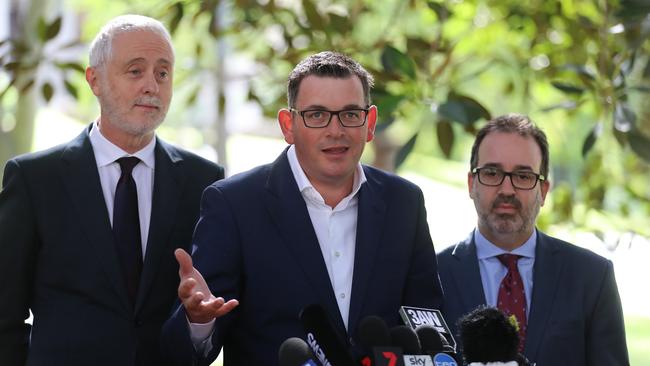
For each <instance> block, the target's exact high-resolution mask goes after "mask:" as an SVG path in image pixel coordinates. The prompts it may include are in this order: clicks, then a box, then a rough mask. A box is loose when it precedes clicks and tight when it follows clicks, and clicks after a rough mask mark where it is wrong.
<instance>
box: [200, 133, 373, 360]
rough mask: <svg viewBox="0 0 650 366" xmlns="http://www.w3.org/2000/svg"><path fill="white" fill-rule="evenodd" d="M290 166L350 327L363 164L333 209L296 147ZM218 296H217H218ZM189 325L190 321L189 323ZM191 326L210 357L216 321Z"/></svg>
mask: <svg viewBox="0 0 650 366" xmlns="http://www.w3.org/2000/svg"><path fill="white" fill-rule="evenodd" d="M287 158H288V159H289V166H290V167H291V172H292V173H293V178H294V179H295V180H296V183H297V184H298V190H300V194H301V195H302V197H303V199H304V200H305V203H306V205H307V211H308V213H309V218H310V219H311V223H312V226H313V227H314V231H315V232H316V238H317V239H318V244H319V245H320V249H321V254H322V255H323V259H324V261H325V266H326V267H327V274H328V275H329V278H330V282H331V284H332V288H333V289H334V294H335V296H336V302H337V304H338V307H339V312H340V313H341V318H342V319H343V323H344V324H345V327H346V328H347V327H348V316H349V313H350V298H351V297H352V296H351V295H352V277H353V274H354V252H355V246H356V238H357V213H358V211H359V199H358V196H357V193H358V192H359V189H360V188H361V185H362V184H363V183H364V182H365V181H366V175H365V174H364V172H363V168H362V167H361V164H357V167H356V170H355V172H354V181H353V184H352V192H351V193H350V194H349V195H347V196H346V197H345V198H343V199H342V200H341V202H339V203H338V204H337V205H336V207H334V208H331V207H330V206H328V205H327V204H325V200H324V199H323V196H321V194H320V193H318V191H316V189H315V188H314V186H313V185H312V184H311V182H310V181H309V179H308V178H307V176H306V175H305V172H304V171H303V169H302V167H301V166H300V162H299V161H298V157H297V156H296V149H295V147H294V146H293V145H291V146H290V147H289V149H288V150H287ZM217 296H218V294H217ZM188 322H189V321H188ZM189 324H190V338H191V339H192V343H193V344H194V347H195V349H197V350H201V349H202V350H203V352H204V353H205V354H207V353H208V352H209V351H210V349H211V348H212V344H211V342H209V340H210V339H211V336H212V332H213V328H214V320H213V321H211V322H209V323H206V324H197V323H189Z"/></svg>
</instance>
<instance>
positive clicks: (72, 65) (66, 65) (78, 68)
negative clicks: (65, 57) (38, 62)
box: [56, 62, 86, 74]
mask: <svg viewBox="0 0 650 366" xmlns="http://www.w3.org/2000/svg"><path fill="white" fill-rule="evenodd" d="M56 66H57V67H58V68H60V69H68V70H74V71H77V72H79V73H82V74H85V73H86V69H84V67H83V66H82V65H81V64H79V63H76V62H63V63H57V64H56Z"/></svg>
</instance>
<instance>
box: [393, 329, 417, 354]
mask: <svg viewBox="0 0 650 366" xmlns="http://www.w3.org/2000/svg"><path fill="white" fill-rule="evenodd" d="M390 339H391V341H392V343H393V346H396V347H400V348H402V351H403V352H404V353H405V354H409V355H419V354H420V353H421V352H422V346H420V340H419V339H418V335H417V334H415V331H414V330H413V329H411V327H409V326H406V325H398V326H396V327H393V328H391V330H390Z"/></svg>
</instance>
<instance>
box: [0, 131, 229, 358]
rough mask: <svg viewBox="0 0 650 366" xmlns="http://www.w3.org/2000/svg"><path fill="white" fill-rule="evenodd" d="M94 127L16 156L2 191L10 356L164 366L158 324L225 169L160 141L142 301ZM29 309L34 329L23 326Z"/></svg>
mask: <svg viewBox="0 0 650 366" xmlns="http://www.w3.org/2000/svg"><path fill="white" fill-rule="evenodd" d="M89 130H90V128H88V129H86V130H85V131H84V132H83V133H82V134H81V135H79V136H78V137H77V138H75V139H74V140H72V141H71V142H69V143H67V144H65V145H61V146H58V147H55V148H52V149H50V150H47V151H43V152H38V153H33V154H28V155H25V156H21V157H17V158H15V159H13V160H11V161H9V162H8V163H7V165H6V167H5V174H4V182H3V187H4V188H3V190H2V192H1V193H0V253H1V255H0V364H2V365H3V366H13V365H24V364H27V365H66V366H70V365H111V366H115V365H156V366H159V365H164V364H165V360H164V359H163V358H162V357H161V355H160V353H161V352H160V341H159V338H160V329H161V326H162V324H163V322H164V320H165V319H167V318H168V316H169V314H170V310H171V308H172V305H173V303H174V301H175V299H176V298H177V296H176V291H177V286H178V281H179V280H178V265H177V263H176V260H175V258H174V255H173V251H174V249H175V248H179V247H181V248H185V249H189V247H190V242H191V236H192V231H193V228H194V224H195V222H196V220H197V217H198V210H199V200H200V195H201V192H202V191H203V189H204V188H205V187H206V186H207V185H209V184H210V183H212V182H214V181H215V180H217V179H221V178H223V169H222V168H221V167H219V166H217V165H216V164H214V163H211V162H209V161H207V160H205V159H202V158H200V157H198V156H196V155H193V154H191V153H189V152H186V151H183V150H181V149H178V148H175V147H172V146H171V145H168V144H166V143H164V142H163V141H161V140H157V142H156V148H155V153H154V154H155V159H156V167H155V173H154V188H153V202H152V209H151V223H150V230H149V236H148V242H147V243H148V244H147V251H146V254H145V258H144V266H143V271H142V275H141V285H140V287H139V293H138V295H137V300H136V304H135V309H133V307H132V306H131V305H130V304H129V300H128V295H127V291H126V286H125V284H124V280H123V278H122V275H121V272H120V269H119V262H118V258H117V254H116V250H115V247H114V243H113V239H112V235H113V234H112V230H111V225H110V220H109V217H108V213H107V209H106V204H105V201H104V196H103V194H102V190H101V185H100V180H99V174H98V171H97V164H96V162H95V157H94V154H93V151H92V146H91V144H90V140H89V138H88V131H89ZM29 310H31V311H32V312H33V314H34V319H33V326H30V325H29V324H26V323H24V319H26V318H27V317H28V313H29Z"/></svg>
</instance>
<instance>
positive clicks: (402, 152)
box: [395, 133, 419, 169]
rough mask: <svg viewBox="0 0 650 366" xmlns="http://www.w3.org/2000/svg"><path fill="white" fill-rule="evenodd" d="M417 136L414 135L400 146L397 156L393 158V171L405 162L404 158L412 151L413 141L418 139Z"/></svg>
mask: <svg viewBox="0 0 650 366" xmlns="http://www.w3.org/2000/svg"><path fill="white" fill-rule="evenodd" d="M418 134H419V133H416V134H415V135H413V137H411V138H410V139H409V140H408V141H407V142H406V144H405V145H404V146H402V147H401V148H400V149H399V150H398V151H397V155H396V156H395V169H397V168H399V167H400V165H402V163H403V162H404V160H406V158H407V157H408V156H409V154H410V153H411V151H412V150H413V147H414V146H415V141H416V140H417V139H418Z"/></svg>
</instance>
